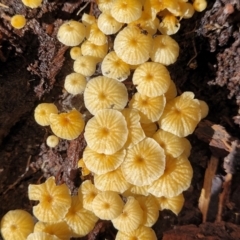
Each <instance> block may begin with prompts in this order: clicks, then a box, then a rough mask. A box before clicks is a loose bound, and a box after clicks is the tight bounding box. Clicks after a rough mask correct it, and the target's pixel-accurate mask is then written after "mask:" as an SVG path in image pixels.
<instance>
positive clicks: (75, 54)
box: [70, 47, 82, 60]
mask: <svg viewBox="0 0 240 240" xmlns="http://www.w3.org/2000/svg"><path fill="white" fill-rule="evenodd" d="M80 56H82V50H81V48H80V47H72V48H71V50H70V57H71V58H72V59H73V60H76V59H77V58H79V57H80Z"/></svg>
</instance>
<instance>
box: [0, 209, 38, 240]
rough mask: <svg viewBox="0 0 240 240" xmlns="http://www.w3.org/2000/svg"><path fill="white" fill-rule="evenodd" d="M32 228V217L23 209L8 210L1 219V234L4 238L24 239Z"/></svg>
mask: <svg viewBox="0 0 240 240" xmlns="http://www.w3.org/2000/svg"><path fill="white" fill-rule="evenodd" d="M33 228H34V220H33V217H32V215H31V214H29V213H28V212H26V211H24V210H20V209H17V210H11V211H8V212H7V213H6V214H5V215H4V216H3V217H2V219H1V225H0V229H1V235H2V237H3V238H4V239H5V240H25V239H26V238H27V236H28V235H29V234H30V233H32V232H33Z"/></svg>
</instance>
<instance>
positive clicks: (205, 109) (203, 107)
mask: <svg viewBox="0 0 240 240" xmlns="http://www.w3.org/2000/svg"><path fill="white" fill-rule="evenodd" d="M198 101H199V104H200V108H201V119H203V118H205V117H206V116H207V115H208V112H209V108H208V105H207V103H206V102H204V101H202V100H198Z"/></svg>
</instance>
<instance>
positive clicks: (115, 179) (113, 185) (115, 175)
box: [94, 168, 131, 193]
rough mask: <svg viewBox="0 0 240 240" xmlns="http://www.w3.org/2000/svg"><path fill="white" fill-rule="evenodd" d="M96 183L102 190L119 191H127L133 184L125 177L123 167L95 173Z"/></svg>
mask: <svg viewBox="0 0 240 240" xmlns="http://www.w3.org/2000/svg"><path fill="white" fill-rule="evenodd" d="M94 184H95V186H96V188H97V189H99V190H101V191H114V192H118V193H123V192H125V191H126V190H127V189H128V188H130V185H131V184H130V183H128V182H127V180H126V179H125V178H124V176H123V174H122V169H121V168H117V169H116V170H113V171H111V172H107V173H105V174H101V175H96V174H95V175H94Z"/></svg>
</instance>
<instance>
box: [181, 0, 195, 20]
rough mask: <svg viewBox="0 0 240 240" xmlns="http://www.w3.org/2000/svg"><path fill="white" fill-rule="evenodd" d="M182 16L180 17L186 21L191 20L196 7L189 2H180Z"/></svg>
mask: <svg viewBox="0 0 240 240" xmlns="http://www.w3.org/2000/svg"><path fill="white" fill-rule="evenodd" d="M179 5H180V10H181V14H180V17H182V18H184V19H188V18H191V17H192V16H193V14H194V12H195V10H194V7H193V5H192V4H191V3H188V2H179Z"/></svg>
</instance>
